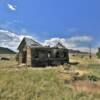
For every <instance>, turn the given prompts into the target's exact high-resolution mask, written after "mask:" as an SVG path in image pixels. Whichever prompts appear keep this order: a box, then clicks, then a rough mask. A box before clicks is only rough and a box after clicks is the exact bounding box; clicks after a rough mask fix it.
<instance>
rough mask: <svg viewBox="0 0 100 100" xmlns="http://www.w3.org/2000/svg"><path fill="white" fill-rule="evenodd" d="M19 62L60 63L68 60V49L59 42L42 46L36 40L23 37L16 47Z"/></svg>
mask: <svg viewBox="0 0 100 100" xmlns="http://www.w3.org/2000/svg"><path fill="white" fill-rule="evenodd" d="M18 50H19V53H18V61H19V64H23V63H24V64H26V65H27V66H32V67H34V66H48V65H51V66H52V65H61V64H64V63H68V62H69V56H68V49H67V48H65V47H64V46H63V45H62V44H61V43H58V44H57V45H56V46H55V47H50V46H43V45H41V44H39V43H38V42H36V41H34V40H32V39H29V38H24V39H23V40H22V42H21V43H20V45H19V47H18Z"/></svg>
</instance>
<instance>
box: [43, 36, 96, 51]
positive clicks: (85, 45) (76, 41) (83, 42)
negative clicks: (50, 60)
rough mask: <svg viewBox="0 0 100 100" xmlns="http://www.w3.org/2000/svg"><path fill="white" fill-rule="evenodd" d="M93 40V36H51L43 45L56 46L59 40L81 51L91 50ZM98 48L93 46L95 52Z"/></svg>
mask: <svg viewBox="0 0 100 100" xmlns="http://www.w3.org/2000/svg"><path fill="white" fill-rule="evenodd" d="M92 40H93V38H92V37H91V36H76V37H70V38H67V39H65V38H51V39H48V40H45V41H44V43H42V44H43V45H50V46H55V45H56V44H57V43H58V42H61V43H62V44H63V45H64V46H65V47H66V48H68V49H75V50H81V51H87V52H88V51H89V45H90V42H91V41H92ZM94 51H96V49H94V48H93V52H94Z"/></svg>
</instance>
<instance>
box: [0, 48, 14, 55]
mask: <svg viewBox="0 0 100 100" xmlns="http://www.w3.org/2000/svg"><path fill="white" fill-rule="evenodd" d="M0 54H16V52H14V51H13V50H11V49H9V48H5V47H0Z"/></svg>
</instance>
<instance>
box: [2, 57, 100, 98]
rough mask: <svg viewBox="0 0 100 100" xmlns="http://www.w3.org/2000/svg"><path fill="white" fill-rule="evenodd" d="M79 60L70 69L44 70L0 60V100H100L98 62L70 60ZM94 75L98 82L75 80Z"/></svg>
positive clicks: (82, 59) (84, 59)
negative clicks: (77, 76) (76, 76)
mask: <svg viewBox="0 0 100 100" xmlns="http://www.w3.org/2000/svg"><path fill="white" fill-rule="evenodd" d="M71 61H79V64H78V65H74V66H72V69H70V70H65V67H66V66H58V67H53V68H51V67H47V68H24V67H22V68H21V67H18V65H17V62H15V61H0V100H100V91H99V90H100V81H99V80H100V61H99V60H98V59H94V58H93V59H91V60H90V59H88V58H87V59H86V58H80V57H71ZM76 72H78V74H79V76H81V77H83V76H88V75H95V76H96V77H97V78H98V81H96V82H95V83H91V82H90V81H89V80H88V79H86V78H85V79H84V77H83V78H82V79H79V80H76V81H75V80H74V81H73V73H76Z"/></svg>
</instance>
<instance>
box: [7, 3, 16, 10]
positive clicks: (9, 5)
mask: <svg viewBox="0 0 100 100" xmlns="http://www.w3.org/2000/svg"><path fill="white" fill-rule="evenodd" d="M8 8H9V9H10V10H12V11H15V10H16V6H15V5H12V4H8Z"/></svg>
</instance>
